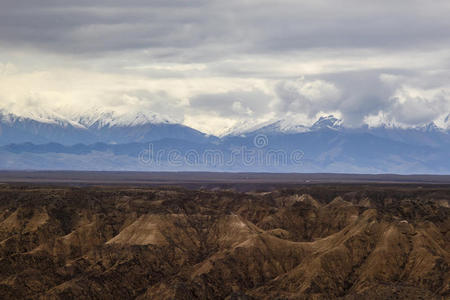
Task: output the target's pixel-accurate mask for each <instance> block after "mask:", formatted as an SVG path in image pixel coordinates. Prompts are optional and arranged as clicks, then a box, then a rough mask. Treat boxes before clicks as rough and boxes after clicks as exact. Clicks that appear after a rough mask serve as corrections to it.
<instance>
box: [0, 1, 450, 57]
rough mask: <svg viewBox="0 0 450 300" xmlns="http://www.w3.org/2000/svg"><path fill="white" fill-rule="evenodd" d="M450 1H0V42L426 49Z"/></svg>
mask: <svg viewBox="0 0 450 300" xmlns="http://www.w3.org/2000/svg"><path fill="white" fill-rule="evenodd" d="M449 6H450V4H449V2H448V1H432V2H431V4H430V3H427V4H425V3H424V2H422V1H394V2H393V1H376V3H375V1H320V0H319V1H202V0H196V1H137V0H131V1H107V0H95V1H56V0H54V1H49V0H41V1H23V0H3V1H2V2H1V4H0V40H1V42H2V44H3V45H9V46H14V45H29V46H32V47H36V48H42V49H45V50H46V51H48V50H51V51H55V52H62V53H82V54H83V53H94V52H105V51H121V50H127V49H158V48H167V49H170V48H176V49H179V50H180V51H182V50H186V51H188V50H189V49H195V51H200V50H202V49H203V50H204V52H202V53H201V54H202V55H204V56H205V58H207V57H210V56H213V57H215V56H217V57H219V56H227V55H231V54H232V53H229V52H226V51H225V52H222V51H221V50H220V48H221V46H223V47H224V48H223V49H225V50H227V49H230V47H231V48H232V49H233V51H235V52H234V53H233V54H236V53H241V54H242V53H254V52H258V53H272V52H283V51H289V50H302V49H310V48H317V47H326V48H353V47H356V48H381V49H397V48H403V47H415V48H423V47H425V48H429V47H442V46H444V45H447V46H448V45H449V41H450V31H449V30H448V28H450V18H448V17H447V16H448V12H450V10H449ZM195 51H192V53H191V52H189V51H188V53H187V54H192V55H195ZM177 55H181V53H180V52H178V53H177Z"/></svg>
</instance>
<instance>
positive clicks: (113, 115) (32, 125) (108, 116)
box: [0, 110, 210, 145]
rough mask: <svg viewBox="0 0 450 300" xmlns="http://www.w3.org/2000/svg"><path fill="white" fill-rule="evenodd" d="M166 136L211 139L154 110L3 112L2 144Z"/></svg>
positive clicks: (115, 141) (116, 141) (126, 140)
mask: <svg viewBox="0 0 450 300" xmlns="http://www.w3.org/2000/svg"><path fill="white" fill-rule="evenodd" d="M167 138H168V139H180V140H191V141H196V142H205V141H207V140H209V139H210V137H209V136H207V135H206V134H203V133H201V132H199V131H197V130H195V129H192V128H190V127H187V126H184V125H181V124H177V123H175V122H173V121H170V120H169V119H167V118H163V117H161V116H159V115H157V114H153V113H144V112H136V113H128V114H125V113H123V114H120V113H117V112H112V111H100V110H91V111H90V112H88V113H86V114H79V115H74V116H70V117H64V116H62V115H59V114H57V113H54V112H46V111H36V110H34V111H33V112H25V113H22V114H21V115H17V114H14V113H10V112H6V111H5V110H1V111H0V145H6V144H12V143H24V142H30V143H35V144H43V143H51V142H52V143H60V144H63V145H74V144H78V143H81V144H92V143H98V142H102V143H110V144H120V143H133V142H149V141H154V140H161V139H167Z"/></svg>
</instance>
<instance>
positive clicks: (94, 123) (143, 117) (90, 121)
mask: <svg viewBox="0 0 450 300" xmlns="http://www.w3.org/2000/svg"><path fill="white" fill-rule="evenodd" d="M76 119H77V121H78V122H79V123H80V124H82V125H83V126H86V127H97V128H103V127H131V126H140V125H146V124H175V123H176V122H174V121H172V120H169V119H168V118H166V117H163V116H161V115H158V114H156V113H152V112H142V111H137V112H127V113H120V112H116V111H112V110H104V109H102V108H95V109H93V110H90V111H89V112H86V113H84V114H80V115H78V116H77V117H76Z"/></svg>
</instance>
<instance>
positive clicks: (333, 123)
mask: <svg viewBox="0 0 450 300" xmlns="http://www.w3.org/2000/svg"><path fill="white" fill-rule="evenodd" d="M341 128H342V121H341V120H339V119H337V118H335V117H334V116H333V115H329V116H323V117H320V118H319V119H318V120H317V121H316V122H315V123H314V124H313V125H312V126H307V125H304V124H302V122H301V121H299V120H298V119H296V118H295V117H287V118H284V119H281V120H271V121H266V122H263V123H259V124H251V126H249V123H248V122H243V123H239V124H238V125H235V126H233V127H232V128H231V129H229V130H228V131H227V134H225V135H223V136H240V135H254V134H267V135H270V134H298V133H305V132H309V131H316V130H324V129H331V130H339V129H341Z"/></svg>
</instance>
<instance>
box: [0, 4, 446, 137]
mask: <svg viewBox="0 0 450 300" xmlns="http://www.w3.org/2000/svg"><path fill="white" fill-rule="evenodd" d="M449 15H450V1H448V0H442V1H440V0H429V1H415V0H408V1H406V0H398V1H384V0H380V1H365V0H348V1H340V0H334V1H331V0H329V1H323V0H315V1H285V0H277V1H266V0H258V1H254V0H227V1H214V0H190V1H176V0H175V1H167V0H153V1H144V0H127V1H118V0H89V1H87V0H77V1H74V0H72V1H67V0H35V1H25V0H1V1H0V108H3V109H6V110H9V111H12V112H15V113H17V114H26V113H29V112H33V111H46V110H51V111H56V112H58V113H59V114H61V115H67V116H72V115H75V114H83V113H85V112H89V111H90V110H92V108H93V107H101V108H102V109H105V110H113V111H120V112H124V113H128V112H130V113H133V112H139V111H145V112H152V113H157V114H161V115H162V116H165V117H167V118H169V119H171V120H175V121H177V122H181V123H183V124H185V125H188V126H191V127H193V128H196V129H199V130H201V131H204V132H207V133H212V134H220V132H223V131H224V130H225V129H226V128H228V127H231V126H234V125H236V124H240V123H241V122H254V123H258V122H264V121H268V120H276V119H283V118H290V119H294V120H298V122H299V124H305V125H308V124H311V123H313V122H314V121H315V120H316V119H317V118H318V117H320V116H322V115H329V114H334V115H335V116H338V117H339V118H341V119H343V122H344V125H346V126H349V127H355V126H360V125H362V124H369V125H372V126H376V125H378V124H381V123H391V124H397V125H398V126H404V127H410V126H420V125H423V124H427V123H429V122H433V121H434V122H436V123H437V124H438V125H442V124H444V123H443V122H444V119H445V118H446V116H448V114H449V112H450V80H449V79H450V51H449V49H450V18H449V17H448V16H449ZM442 126H443V125H442Z"/></svg>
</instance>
